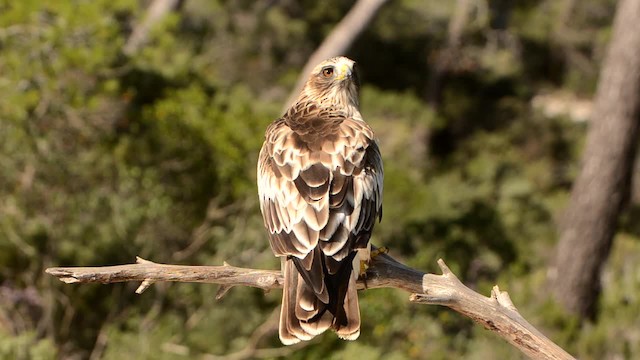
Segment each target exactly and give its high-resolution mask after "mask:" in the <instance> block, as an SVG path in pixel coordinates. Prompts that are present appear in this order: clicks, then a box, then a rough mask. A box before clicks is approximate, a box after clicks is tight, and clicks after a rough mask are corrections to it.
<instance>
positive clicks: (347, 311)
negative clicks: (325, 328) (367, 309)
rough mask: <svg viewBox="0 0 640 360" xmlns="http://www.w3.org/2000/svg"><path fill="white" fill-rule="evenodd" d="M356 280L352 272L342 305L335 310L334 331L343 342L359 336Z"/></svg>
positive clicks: (358, 306)
mask: <svg viewBox="0 0 640 360" xmlns="http://www.w3.org/2000/svg"><path fill="white" fill-rule="evenodd" d="M356 279H357V275H356V272H355V271H352V275H351V277H350V278H349V282H348V284H347V289H346V294H345V296H344V304H343V305H342V307H341V308H339V309H337V310H338V311H337V314H336V318H335V321H334V325H333V329H334V331H335V332H336V334H338V337H339V338H341V339H343V340H355V339H357V338H358V336H360V305H359V303H358V289H357V287H356Z"/></svg>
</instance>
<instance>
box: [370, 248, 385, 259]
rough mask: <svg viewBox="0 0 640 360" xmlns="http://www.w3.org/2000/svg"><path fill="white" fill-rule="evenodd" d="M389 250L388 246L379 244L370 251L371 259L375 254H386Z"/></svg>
mask: <svg viewBox="0 0 640 360" xmlns="http://www.w3.org/2000/svg"><path fill="white" fill-rule="evenodd" d="M388 252H389V248H388V247H386V246H381V247H379V248H377V249H375V250H372V251H371V259H375V257H376V256H378V255H380V254H386V253H388Z"/></svg>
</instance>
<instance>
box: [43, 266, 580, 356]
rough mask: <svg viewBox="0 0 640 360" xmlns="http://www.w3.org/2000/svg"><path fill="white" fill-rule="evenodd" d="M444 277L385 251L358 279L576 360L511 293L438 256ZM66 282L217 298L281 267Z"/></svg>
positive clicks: (70, 274)
mask: <svg viewBox="0 0 640 360" xmlns="http://www.w3.org/2000/svg"><path fill="white" fill-rule="evenodd" d="M438 265H439V266H440V269H442V275H435V274H425V273H423V272H421V271H418V270H415V269H412V268H409V267H407V266H406V265H404V264H401V263H399V262H398V261H396V260H394V259H393V258H392V257H390V256H389V255H387V254H380V255H378V256H376V257H375V258H374V259H373V260H372V262H371V266H370V267H369V269H368V270H367V274H366V278H365V279H361V280H359V283H358V284H359V287H360V289H374V288H397V289H402V290H405V291H408V292H410V293H412V295H411V297H410V300H411V301H413V302H416V303H422V304H434V305H442V306H447V307H449V308H451V309H453V310H455V311H457V312H459V313H460V314H462V315H464V316H467V317H469V318H471V319H472V320H473V321H475V322H477V323H479V324H481V325H482V326H484V327H485V328H486V329H488V330H491V331H492V332H494V333H496V334H497V335H498V336H500V337H502V338H503V339H505V340H507V341H508V342H509V343H511V344H512V345H513V346H515V347H516V348H518V349H519V350H520V351H522V352H523V353H524V354H526V355H527V356H529V357H531V358H533V359H554V360H557V359H563V360H565V359H574V358H573V357H572V356H571V355H569V354H568V353H567V352H566V351H564V350H563V349H562V348H560V347H559V346H558V345H556V344H554V343H553V342H552V341H551V340H549V339H548V338H547V337H545V336H544V335H543V334H542V333H541V332H540V331H538V330H537V329H536V328H534V327H533V326H532V325H531V324H529V323H528V322H527V321H526V320H525V319H524V318H523V317H522V316H521V315H520V313H518V310H517V309H516V308H515V306H514V305H513V303H512V302H511V299H510V298H509V295H508V294H507V293H506V292H504V291H500V290H499V289H498V287H497V286H495V287H494V288H493V291H492V292H491V297H485V296H482V295H480V294H478V293H476V292H474V291H473V290H471V289H469V288H468V287H466V286H465V285H464V284H463V283H462V282H461V281H460V280H459V279H458V278H457V277H456V276H455V274H453V273H452V272H451V270H449V268H448V267H447V265H446V264H445V263H444V261H442V260H438ZM46 272H47V274H50V275H53V276H55V277H57V278H58V279H60V280H61V281H63V282H65V283H69V284H70V283H103V284H108V283H115V282H126V281H142V284H141V285H140V287H139V288H138V289H137V290H136V292H137V293H141V292H143V291H144V290H145V289H146V288H147V287H149V286H150V285H151V284H153V283H154V282H158V281H177V282H201V283H212V284H220V285H221V290H220V291H218V298H220V297H222V296H223V295H224V294H225V293H226V291H228V290H229V289H230V288H231V287H233V286H252V287H256V288H260V289H264V290H269V289H276V288H281V287H282V284H283V278H282V274H281V273H280V271H278V270H258V269H246V268H239V267H235V266H231V265H229V264H227V263H225V264H224V265H222V266H183V265H167V264H158V263H154V262H151V261H147V260H144V259H141V258H138V259H137V263H136V264H129V265H117V266H97V267H56V268H49V269H47V270H46Z"/></svg>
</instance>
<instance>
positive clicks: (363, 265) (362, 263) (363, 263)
mask: <svg viewBox="0 0 640 360" xmlns="http://www.w3.org/2000/svg"><path fill="white" fill-rule="evenodd" d="M367 270H369V262H368V261H364V260H360V273H359V274H358V277H361V278H364V277H366V275H367Z"/></svg>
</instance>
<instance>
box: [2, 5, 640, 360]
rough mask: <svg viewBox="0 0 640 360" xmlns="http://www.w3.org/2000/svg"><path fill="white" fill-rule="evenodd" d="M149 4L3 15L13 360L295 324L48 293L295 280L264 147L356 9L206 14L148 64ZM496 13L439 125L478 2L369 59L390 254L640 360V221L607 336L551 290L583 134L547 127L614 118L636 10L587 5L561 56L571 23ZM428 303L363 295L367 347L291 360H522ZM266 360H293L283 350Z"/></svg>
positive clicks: (128, 352) (600, 353)
mask: <svg viewBox="0 0 640 360" xmlns="http://www.w3.org/2000/svg"><path fill="white" fill-rule="evenodd" d="M146 4H147V2H141V1H134V0H117V1H106V0H101V1H70V2H46V1H38V0H31V1H11V2H9V1H2V2H0V9H1V10H2V11H0V47H1V48H2V50H3V55H2V57H0V93H1V94H2V96H0V168H1V169H2V171H1V172H0V198H1V199H2V201H0V358H17V359H40V358H41V359H50V358H88V357H89V356H90V355H91V354H92V355H93V356H94V357H95V358H105V359H115V358H122V357H127V358H142V359H144V358H148V359H184V358H198V357H201V356H203V355H206V354H216V355H220V354H228V353H232V352H235V351H239V350H241V349H243V348H244V347H245V346H246V344H247V342H248V341H249V338H250V337H251V335H252V333H253V331H254V330H255V329H256V328H257V327H259V326H260V325H261V324H262V323H264V322H265V321H266V320H267V319H268V318H270V316H272V314H273V311H274V310H275V309H276V308H277V306H278V304H279V302H280V293H279V292H273V293H271V294H266V295H265V294H264V293H262V292H261V291H258V290H255V289H244V288H243V289H240V288H238V289H233V290H231V291H230V293H229V294H228V295H227V296H226V297H225V298H224V299H223V300H221V301H215V300H214V298H215V293H216V288H215V287H214V286H209V285H204V284H172V285H167V284H156V285H154V286H153V287H152V288H151V289H149V290H147V291H146V292H145V293H144V294H143V295H142V296H137V295H134V294H133V291H134V289H135V284H114V285H108V286H100V285H82V286H78V285H65V284H62V283H59V282H58V281H56V280H55V279H52V278H51V277H49V276H46V275H44V273H43V271H44V269H45V268H46V267H50V266H58V265H106V264H116V263H129V262H131V261H133V259H134V257H135V256H136V255H140V256H142V257H145V258H149V259H152V260H154V261H161V262H170V263H185V264H220V263H222V261H228V262H230V263H231V264H233V265H238V266H248V267H258V268H277V266H279V262H278V260H277V259H275V258H274V257H273V255H272V254H271V251H270V250H269V246H268V243H267V241H266V240H265V233H264V229H263V225H262V219H261V216H260V214H259V210H258V200H257V195H256V189H255V165H256V159H257V156H258V151H259V148H260V145H261V142H262V137H263V131H264V129H265V128H266V126H267V124H268V123H269V122H270V121H272V120H273V119H275V118H276V117H277V116H278V115H279V111H281V107H282V102H283V101H284V99H285V98H286V97H287V91H288V89H289V88H290V87H291V86H292V84H293V83H294V81H295V78H296V76H297V75H298V71H299V69H300V68H301V67H302V66H303V64H304V62H305V60H306V59H307V57H308V55H309V54H310V53H311V52H312V51H313V50H314V48H315V47H317V45H318V44H319V43H320V42H321V41H322V39H323V38H324V37H325V36H326V35H327V33H328V32H329V31H330V30H331V29H332V27H333V26H334V24H335V23H336V22H337V21H339V19H340V18H342V17H343V16H344V14H345V13H346V11H347V10H348V9H349V6H350V4H349V3H345V2H341V1H337V0H332V1H325V2H313V1H303V2H276V3H273V2H255V3H254V2H249V1H221V0H220V1H198V0H190V1H186V2H184V5H183V7H182V8H181V9H180V11H178V12H175V13H172V14H170V15H169V16H168V17H166V18H164V19H163V20H162V21H161V22H159V23H157V24H155V25H154V27H153V28H152V29H151V32H150V37H149V39H148V42H147V43H145V45H144V46H143V47H142V48H141V50H140V51H139V52H137V53H135V54H133V55H131V56H125V55H124V54H123V52H122V48H123V46H124V44H125V43H126V39H127V37H128V36H129V34H130V32H131V28H132V26H134V25H135V24H137V23H138V22H139V20H140V19H142V18H143V17H144V12H145V8H144V7H143V5H146ZM489 5H490V6H489V7H488V8H486V9H483V8H481V7H479V8H478V9H477V12H476V13H474V16H475V17H473V18H472V19H471V21H470V23H469V24H468V26H467V27H466V28H465V31H464V34H463V38H462V42H461V48H460V49H459V58H457V59H456V61H455V64H454V65H455V66H453V68H452V71H450V73H448V74H447V76H446V77H445V78H444V79H443V81H442V89H441V90H440V96H439V97H438V104H437V105H438V106H437V108H436V107H433V106H430V105H428V104H427V102H426V101H425V98H426V95H425V94H426V93H427V92H428V91H430V90H429V86H428V83H429V79H430V76H432V67H433V59H434V56H435V54H437V53H438V52H439V51H440V50H441V49H442V47H443V46H445V44H446V43H447V28H448V22H449V20H450V18H451V15H452V13H453V11H454V7H455V2H423V1H414V0H404V1H397V2H390V3H389V4H388V5H387V6H386V7H385V8H384V9H383V10H382V11H381V13H380V14H379V16H378V17H377V19H376V20H375V22H374V23H373V24H372V25H371V26H370V28H369V29H368V30H367V31H366V32H365V33H364V34H363V36H362V37H361V39H360V41H359V42H358V43H357V44H356V45H355V46H354V47H353V49H352V50H351V53H350V54H349V55H350V56H352V57H354V58H356V60H358V61H359V65H360V67H361V70H362V75H363V76H362V77H363V83H364V87H363V90H362V99H361V100H362V101H361V102H362V109H363V114H364V117H365V118H366V119H367V121H368V122H369V123H370V124H371V125H372V127H373V128H374V129H375V130H376V133H377V135H378V137H379V138H380V144H381V146H380V147H381V151H382V153H383V159H384V163H385V194H384V196H385V201H384V217H383V221H382V223H381V224H379V225H378V226H377V227H376V231H375V233H374V238H373V242H374V243H375V244H379V245H387V246H389V247H390V248H391V254H392V255H393V256H395V257H398V258H401V259H403V260H404V261H406V262H407V263H409V264H411V265H412V266H415V267H418V268H421V269H424V270H430V271H437V269H436V267H435V261H436V259H437V258H439V257H442V258H445V259H446V260H447V263H448V264H449V265H450V266H451V267H452V269H453V270H454V271H455V272H456V273H457V274H459V275H460V277H461V278H462V279H463V280H464V281H465V282H466V283H467V284H469V285H470V286H472V287H475V288H476V289H477V290H478V291H481V292H482V293H485V294H488V293H489V291H490V288H491V286H492V285H493V284H495V283H499V284H500V285H501V288H503V289H506V290H509V292H510V294H511V296H512V298H513V299H514V302H515V303H516V304H517V305H518V307H519V309H520V310H521V312H522V313H523V314H524V315H525V317H526V318H528V319H530V320H531V322H532V323H533V324H535V325H536V326H539V327H541V328H542V330H543V331H544V332H545V333H548V334H549V335H550V336H551V337H552V338H553V339H554V340H556V341H558V342H560V343H561V344H562V345H563V346H565V347H566V348H567V349H568V350H570V351H571V352H572V353H574V354H576V355H577V356H579V357H580V358H585V359H589V358H594V359H596V358H634V357H637V356H638V354H640V348H638V344H639V343H640V342H638V341H637V339H638V336H640V335H639V334H638V331H637V324H636V323H635V322H636V319H637V318H638V317H639V316H640V312H639V310H638V309H640V298H639V297H638V294H640V282H639V281H638V277H637V271H635V264H637V263H638V262H639V261H640V248H639V245H638V244H640V241H639V239H640V231H638V227H637V224H636V222H634V220H633V219H634V218H635V217H637V212H638V211H637V205H636V206H635V207H634V208H633V209H632V211H630V212H629V213H628V214H626V216H625V219H624V221H623V222H622V231H621V233H620V234H619V235H618V238H617V239H616V246H615V248H614V251H613V254H612V256H611V259H610V262H609V264H608V265H607V268H606V269H605V276H604V281H603V286H604V289H605V292H604V295H603V297H602V300H601V304H600V317H599V320H598V322H596V323H591V324H587V325H586V326H581V325H580V324H579V323H578V322H577V321H576V319H572V318H569V317H567V316H566V315H565V314H563V313H562V312H561V311H560V310H559V309H558V308H557V306H556V305H555V304H553V303H552V302H551V301H550V300H549V294H548V293H547V292H546V287H545V286H546V266H547V264H548V263H549V260H550V259H551V258H552V257H553V248H554V245H555V240H556V239H555V226H556V221H557V219H558V217H559V215H560V211H561V209H562V206H563V205H564V203H565V201H566V198H567V196H568V191H569V186H570V184H571V181H572V179H573V176H574V175H575V172H576V166H577V163H578V156H579V151H580V148H581V145H582V141H583V134H584V126H583V125H581V124H577V123H574V122H571V121H569V119H567V118H564V117H558V118H551V119H550V118H547V117H544V116H542V115H541V114H540V113H538V111H537V110H535V109H532V108H531V106H530V104H531V98H532V97H533V96H534V95H536V94H538V93H540V92H542V91H547V90H549V89H560V90H564V91H572V92H575V93H578V94H583V95H584V94H586V95H589V94H591V92H592V91H593V89H594V86H595V82H596V79H597V69H598V65H599V61H600V59H601V57H602V49H603V48H604V45H605V44H606V41H607V37H608V33H609V29H610V25H609V24H610V19H611V14H612V10H613V5H614V4H613V2H611V1H610V0H596V1H589V2H586V3H584V4H583V3H580V4H576V5H575V18H574V17H571V18H570V19H571V20H572V21H568V22H567V24H566V25H565V26H566V27H568V28H569V30H570V31H569V32H566V34H568V35H571V34H573V35H576V34H578V35H579V34H583V35H581V36H557V35H558V30H557V29H558V28H557V27H556V24H557V22H558V21H559V20H558V19H559V18H560V17H561V16H562V12H563V10H562V6H561V5H562V4H560V3H558V2H554V1H545V0H535V1H525V2H521V3H520V2H519V3H518V4H509V2H489ZM573 20H575V21H573ZM563 34H565V32H563ZM560 50H561V51H560ZM558 54H560V55H558ZM406 298H407V296H406V294H404V293H401V292H399V291H395V290H389V289H384V290H383V289H381V290H372V291H367V292H364V293H363V294H361V309H362V318H363V325H362V335H361V337H360V339H359V340H358V341H357V342H343V341H340V340H338V339H337V338H336V337H335V336H332V335H326V336H321V337H319V338H318V339H317V340H315V341H314V342H313V343H312V344H311V345H309V346H307V347H304V348H302V349H299V350H297V351H295V352H293V353H290V354H289V355H288V357H291V358H293V359H324V358H336V359H338V358H351V357H362V358H367V359H368V358H371V359H377V358H384V359H423V358H430V359H434V358H435V359H451V358H460V357H463V358H470V359H475V358H478V359H480V358H517V357H519V356H520V355H519V354H518V353H517V351H516V350H514V349H513V348H512V347H511V346H509V345H508V344H506V343H505V342H503V341H502V340H500V339H498V338H496V337H495V336H494V335H493V334H491V333H489V332H487V331H485V330H484V329H482V328H481V327H479V326H477V325H475V324H473V323H472V322H471V321H469V320H467V319H464V318H462V317H461V316H459V315H458V314H456V313H454V312H452V311H449V310H445V309H440V308H435V307H426V306H417V305H410V304H408V303H407V299H406ZM275 311H277V310H275ZM260 346H261V347H276V346H279V342H278V340H277V337H276V335H275V333H269V336H266V337H265V338H264V339H262V340H261V341H260Z"/></svg>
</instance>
